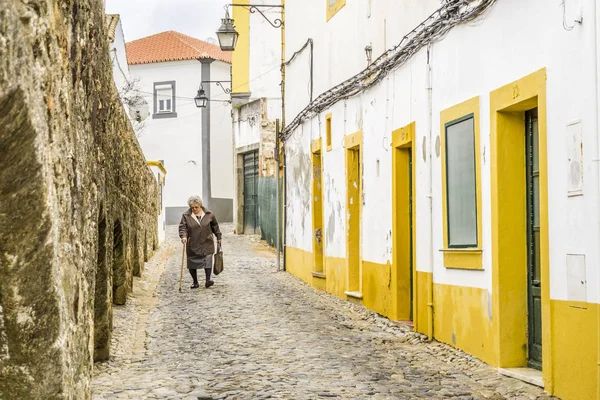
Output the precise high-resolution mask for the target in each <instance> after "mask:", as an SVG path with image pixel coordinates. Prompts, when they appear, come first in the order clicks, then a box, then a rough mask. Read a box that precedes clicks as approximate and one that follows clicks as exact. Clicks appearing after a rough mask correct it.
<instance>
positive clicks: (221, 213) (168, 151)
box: [127, 31, 233, 225]
mask: <svg viewBox="0 0 600 400" xmlns="http://www.w3.org/2000/svg"><path fill="white" fill-rule="evenodd" d="M127 53H128V59H129V65H130V71H131V74H132V76H133V77H134V78H135V79H139V85H138V93H139V94H140V95H141V96H143V97H144V98H145V99H146V100H147V102H148V107H149V116H148V119H147V120H146V126H145V128H144V130H143V131H142V132H141V134H140V135H139V141H140V144H141V146H142V149H143V150H144V154H145V155H146V157H147V158H148V159H149V160H159V161H161V162H162V164H163V165H164V167H165V168H166V169H167V171H168V174H169V179H168V181H169V182H168V184H169V190H168V191H167V192H166V193H165V196H164V205H165V210H166V224H168V225H171V224H177V223H179V220H180V219H181V214H182V213H183V212H184V211H185V210H187V209H188V205H187V199H188V198H189V197H190V196H192V195H200V196H201V197H202V199H203V201H204V204H205V206H206V207H208V208H209V209H211V210H212V211H213V212H214V213H215V215H216V216H217V218H218V219H219V221H223V222H228V221H232V219H233V167H232V165H233V162H232V146H233V145H232V133H231V103H230V101H229V98H228V97H229V96H228V95H227V94H226V93H225V90H229V87H230V85H231V78H230V77H231V72H230V67H231V62H230V56H229V55H228V54H227V53H223V52H221V51H220V49H219V48H218V46H215V45H214V44H210V43H207V42H203V41H201V40H198V39H195V38H191V37H189V36H186V35H183V34H180V33H178V32H173V31H169V32H163V33H161V34H157V35H153V36H150V37H147V38H143V39H139V40H136V41H133V42H130V43H128V44H127ZM202 82H204V83H202ZM217 82H218V83H217ZM201 85H202V88H203V90H204V91H205V95H206V96H207V97H208V98H209V101H208V106H207V107H206V108H198V107H197V106H196V103H195V101H194V98H195V97H196V96H197V94H198V90H199V88H200V86H201Z"/></svg>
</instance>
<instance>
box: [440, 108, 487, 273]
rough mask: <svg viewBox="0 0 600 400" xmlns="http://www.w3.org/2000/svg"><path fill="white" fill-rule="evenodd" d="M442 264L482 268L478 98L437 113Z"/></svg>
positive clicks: (447, 266)
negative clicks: (439, 141)
mask: <svg viewBox="0 0 600 400" xmlns="http://www.w3.org/2000/svg"><path fill="white" fill-rule="evenodd" d="M440 139H441V149H442V159H441V164H442V216H443V217H442V228H443V239H444V241H443V248H442V249H441V251H442V252H443V254H444V266H445V267H446V268H459V269H471V270H482V269H483V257H482V253H483V249H482V239H481V237H482V236H481V232H482V229H481V184H480V180H481V161H480V157H479V97H475V98H472V99H470V100H467V101H465V102H463V103H460V104H457V105H455V106H453V107H450V108H448V109H446V110H443V111H442V112H441V114H440Z"/></svg>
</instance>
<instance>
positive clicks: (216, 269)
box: [213, 244, 223, 275]
mask: <svg viewBox="0 0 600 400" xmlns="http://www.w3.org/2000/svg"><path fill="white" fill-rule="evenodd" d="M221 272H223V250H221V245H220V244H219V246H218V247H217V253H216V254H215V261H214V266H213V273H214V274H215V275H219V274H220V273H221Z"/></svg>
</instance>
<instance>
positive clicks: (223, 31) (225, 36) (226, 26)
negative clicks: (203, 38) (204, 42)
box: [216, 4, 283, 51]
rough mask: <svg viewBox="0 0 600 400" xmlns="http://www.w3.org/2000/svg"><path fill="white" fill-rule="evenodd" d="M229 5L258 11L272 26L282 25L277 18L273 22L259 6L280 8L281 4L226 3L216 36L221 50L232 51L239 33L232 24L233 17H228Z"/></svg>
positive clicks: (251, 11) (252, 11)
mask: <svg viewBox="0 0 600 400" xmlns="http://www.w3.org/2000/svg"><path fill="white" fill-rule="evenodd" d="M229 7H246V8H248V9H249V10H250V13H252V14H254V13H255V12H257V11H258V13H259V14H260V15H262V16H263V18H264V19H265V20H267V22H268V23H269V24H271V26H272V27H273V28H281V27H282V26H283V21H282V20H281V19H279V18H277V19H275V20H274V21H273V22H271V20H269V18H267V16H266V15H265V14H264V13H263V12H262V11H260V8H281V9H283V5H281V4H226V5H225V18H221V27H220V28H219V30H217V32H216V33H217V38H219V46H220V47H221V50H222V51H234V50H235V45H236V44H237V40H238V36H239V35H240V34H239V33H238V32H237V31H236V30H235V26H234V25H233V19H232V18H231V17H229Z"/></svg>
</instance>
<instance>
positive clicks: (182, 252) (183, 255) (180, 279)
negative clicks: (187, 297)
mask: <svg viewBox="0 0 600 400" xmlns="http://www.w3.org/2000/svg"><path fill="white" fill-rule="evenodd" d="M185 245H186V244H185V243H184V244H183V249H182V251H181V273H180V274H179V292H181V283H182V282H183V263H184V261H185Z"/></svg>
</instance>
